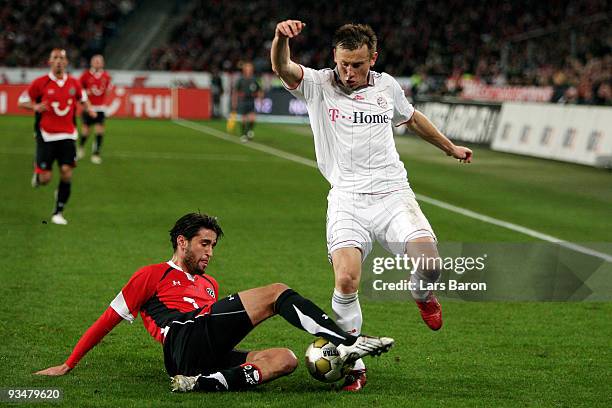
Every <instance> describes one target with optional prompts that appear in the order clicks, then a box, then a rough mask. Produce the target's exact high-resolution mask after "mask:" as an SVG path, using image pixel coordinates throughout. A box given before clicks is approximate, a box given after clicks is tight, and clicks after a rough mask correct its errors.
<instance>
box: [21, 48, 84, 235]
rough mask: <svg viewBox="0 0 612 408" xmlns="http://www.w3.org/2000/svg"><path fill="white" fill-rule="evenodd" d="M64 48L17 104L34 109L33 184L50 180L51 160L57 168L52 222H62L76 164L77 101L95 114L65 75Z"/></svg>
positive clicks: (75, 83) (56, 50)
mask: <svg viewBox="0 0 612 408" xmlns="http://www.w3.org/2000/svg"><path fill="white" fill-rule="evenodd" d="M67 65H68V58H67V56H66V50H63V49H60V48H54V49H53V50H52V51H51V54H50V56H49V66H50V67H51V72H49V73H48V74H47V75H44V76H41V77H40V78H37V79H35V80H34V82H32V84H30V87H29V88H28V90H27V91H26V92H24V93H23V94H22V95H21V96H20V97H19V106H20V107H22V108H25V109H30V110H33V111H34V112H35V121H34V131H35V138H36V163H35V166H34V174H33V176H32V186H33V187H38V186H39V185H46V184H48V183H49V182H50V181H51V176H52V168H53V162H54V161H56V160H57V163H58V165H59V168H60V182H59V186H58V188H57V192H56V202H55V211H54V212H53V215H52V217H51V222H52V223H54V224H59V225H65V224H68V221H66V219H65V218H64V215H63V211H64V207H65V205H66V203H67V202H68V198H69V197H70V188H71V182H72V169H73V168H74V167H75V166H76V149H75V140H76V139H77V130H76V125H75V123H76V105H77V103H81V104H82V105H83V107H84V109H85V111H86V112H87V114H88V115H89V116H91V117H95V116H96V112H95V111H93V110H92V109H91V107H90V105H89V101H88V100H87V94H86V93H85V92H84V91H83V90H82V88H81V85H80V84H79V81H77V80H76V79H75V78H73V77H71V76H70V75H68V73H67V72H66V66H67Z"/></svg>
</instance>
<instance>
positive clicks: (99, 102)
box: [77, 54, 113, 164]
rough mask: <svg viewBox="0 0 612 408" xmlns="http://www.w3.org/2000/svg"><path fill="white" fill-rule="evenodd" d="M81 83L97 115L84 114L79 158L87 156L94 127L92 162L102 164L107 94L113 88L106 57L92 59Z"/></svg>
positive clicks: (82, 76) (100, 56)
mask: <svg viewBox="0 0 612 408" xmlns="http://www.w3.org/2000/svg"><path fill="white" fill-rule="evenodd" d="M79 82H80V83H81V86H82V87H83V89H84V90H85V92H87V97H88V98H89V101H90V102H91V105H92V106H91V108H92V109H93V110H95V111H96V113H97V115H96V117H95V118H92V117H91V116H89V115H88V114H87V112H83V118H82V119H83V121H82V123H81V138H80V140H79V148H78V150H77V157H78V158H79V159H82V158H83V157H84V156H85V143H86V142H87V138H88V137H89V134H90V132H91V126H92V125H93V127H94V132H95V134H96V140H95V141H94V143H93V145H92V148H91V149H92V154H91V162H92V163H94V164H101V163H102V157H100V152H101V150H102V139H103V138H104V119H106V94H107V93H108V91H110V90H111V88H112V86H113V85H112V81H111V76H110V75H109V73H108V72H106V71H105V70H104V57H103V56H102V55H100V54H96V55H94V56H93V57H91V61H90V69H89V70H88V71H84V72H83V74H82V75H81V78H80V79H79Z"/></svg>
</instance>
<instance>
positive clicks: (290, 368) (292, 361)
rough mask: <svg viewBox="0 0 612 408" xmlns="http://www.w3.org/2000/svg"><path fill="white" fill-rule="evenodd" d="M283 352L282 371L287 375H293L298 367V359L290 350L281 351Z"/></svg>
mask: <svg viewBox="0 0 612 408" xmlns="http://www.w3.org/2000/svg"><path fill="white" fill-rule="evenodd" d="M281 350H283V352H282V363H281V370H282V371H283V373H285V374H291V373H292V372H294V371H295V369H296V368H297V366H298V359H297V357H296V356H295V354H294V353H293V351H291V350H289V349H281Z"/></svg>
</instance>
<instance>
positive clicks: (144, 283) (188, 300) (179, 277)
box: [110, 261, 219, 343]
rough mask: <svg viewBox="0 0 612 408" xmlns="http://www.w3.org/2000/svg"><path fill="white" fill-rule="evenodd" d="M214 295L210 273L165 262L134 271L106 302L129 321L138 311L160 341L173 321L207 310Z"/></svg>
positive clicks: (213, 282) (149, 330)
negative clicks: (191, 270)
mask: <svg viewBox="0 0 612 408" xmlns="http://www.w3.org/2000/svg"><path fill="white" fill-rule="evenodd" d="M218 294H219V285H218V284H217V281H216V280H215V279H214V278H213V277H212V276H210V275H195V276H193V275H190V274H189V273H187V272H184V271H183V270H182V269H180V268H179V267H178V266H177V265H176V264H174V263H173V262H171V261H169V262H165V263H161V264H155V265H149V266H145V267H143V268H140V269H139V270H137V271H136V272H135V273H134V275H132V277H131V278H130V280H129V281H128V283H127V284H126V285H125V286H124V287H123V289H121V292H119V294H118V295H117V297H115V299H114V300H113V301H112V302H111V304H110V305H111V307H112V308H113V309H114V310H115V311H116V312H117V313H118V314H119V316H121V317H123V318H124V319H125V320H127V321H129V322H130V323H131V322H133V321H134V319H135V317H136V316H137V315H138V313H140V316H141V317H142V322H143V324H144V326H145V328H146V329H147V331H148V332H149V334H151V336H153V338H154V339H155V340H157V341H159V342H161V343H163V342H164V339H165V337H166V333H167V332H168V329H169V327H170V324H171V323H172V322H173V321H179V322H184V321H187V320H191V319H194V318H195V317H196V316H200V315H205V314H207V313H209V309H210V306H211V305H212V304H213V303H215V302H216V301H217V296H218Z"/></svg>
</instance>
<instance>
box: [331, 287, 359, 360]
mask: <svg viewBox="0 0 612 408" xmlns="http://www.w3.org/2000/svg"><path fill="white" fill-rule="evenodd" d="M332 311H333V312H334V318H335V320H336V324H337V325H338V326H339V327H340V328H341V329H342V330H344V331H345V332H347V333H349V334H352V335H353V336H358V335H360V334H361V325H362V323H363V317H362V315H361V305H360V304H359V295H358V292H355V293H341V292H340V291H338V290H337V289H334V294H333V296H332ZM355 369H356V370H363V369H365V364H364V363H363V360H362V359H359V360H357V361H356V362H355Z"/></svg>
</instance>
